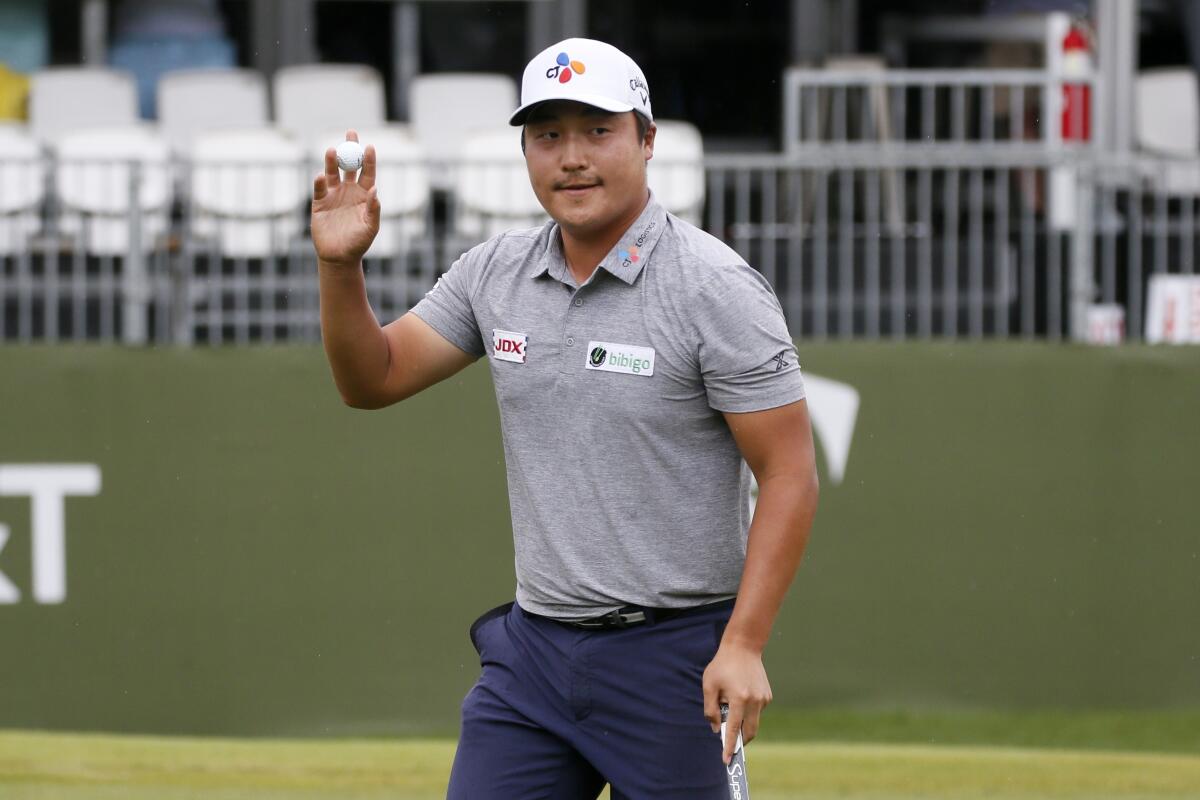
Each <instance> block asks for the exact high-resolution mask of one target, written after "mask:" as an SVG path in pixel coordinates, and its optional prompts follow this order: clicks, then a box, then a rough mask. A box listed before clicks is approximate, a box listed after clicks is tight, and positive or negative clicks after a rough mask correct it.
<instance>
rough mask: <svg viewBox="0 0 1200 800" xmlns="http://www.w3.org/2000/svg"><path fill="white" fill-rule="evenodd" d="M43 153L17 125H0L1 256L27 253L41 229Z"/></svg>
mask: <svg viewBox="0 0 1200 800" xmlns="http://www.w3.org/2000/svg"><path fill="white" fill-rule="evenodd" d="M45 181H46V170H45V166H44V160H43V158H42V149H41V148H40V147H39V146H38V144H37V142H36V141H34V139H33V137H31V136H29V134H28V133H27V132H26V131H25V130H24V129H23V128H21V127H19V126H16V125H0V255H12V254H14V253H18V252H20V251H22V250H23V249H25V247H26V245H27V244H28V242H29V239H30V237H32V236H35V235H37V233H38V231H40V230H41V227H42V217H41V215H40V214H39V213H38V209H39V208H40V206H41V204H42V200H43V198H44V197H45V194H46V183H45Z"/></svg>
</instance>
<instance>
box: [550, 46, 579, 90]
mask: <svg viewBox="0 0 1200 800" xmlns="http://www.w3.org/2000/svg"><path fill="white" fill-rule="evenodd" d="M554 60H555V61H557V62H558V63H557V64H555V65H554V66H553V67H551V68H550V69H548V70H546V77H547V78H558V82H559V83H566V82H567V81H569V80H571V70H575V73H576V74H578V75H582V74H583V73H584V72H586V71H587V67H585V66H584V65H583V62H582V61H572V60H571V57H570V56H568V55H567V54H566V53H559V54H558V58H556V59H554Z"/></svg>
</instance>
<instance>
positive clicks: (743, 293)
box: [694, 264, 804, 412]
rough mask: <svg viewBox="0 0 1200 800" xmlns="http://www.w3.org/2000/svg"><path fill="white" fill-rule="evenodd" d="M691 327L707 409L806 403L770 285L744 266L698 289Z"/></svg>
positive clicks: (721, 272)
mask: <svg viewBox="0 0 1200 800" xmlns="http://www.w3.org/2000/svg"><path fill="white" fill-rule="evenodd" d="M694 321H695V325H696V328H697V331H698V334H699V348H698V359H699V363H700V374H701V377H702V379H703V381H704V388H705V391H706V392H707V394H708V404H709V406H710V407H712V408H713V409H715V410H717V411H730V412H747V411H763V410H765V409H768V408H777V407H779V406H783V405H787V404H788V403H794V402H796V401H797V400H802V399H803V398H804V379H803V378H802V377H801V375H800V363H799V359H798V358H797V355H796V348H795V345H794V344H793V343H792V338H791V336H790V334H789V333H788V329H787V323H786V322H785V321H784V318H783V309H781V308H780V306H779V300H778V299H777V298H776V297H775V293H774V292H773V291H772V290H771V285H770V284H769V283H767V280H766V279H765V278H764V277H763V276H762V275H760V274H759V273H758V272H757V271H756V270H754V269H752V268H750V267H749V266H747V265H746V264H734V265H731V266H723V267H717V268H715V269H714V270H713V271H712V272H711V273H710V277H709V279H708V280H707V281H706V282H705V283H704V284H703V285H702V288H701V291H700V297H699V303H698V305H697V315H696V317H695V320H694Z"/></svg>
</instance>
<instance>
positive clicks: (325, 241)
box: [312, 131, 380, 268]
mask: <svg viewBox="0 0 1200 800" xmlns="http://www.w3.org/2000/svg"><path fill="white" fill-rule="evenodd" d="M346 138H347V139H349V140H352V141H356V142H357V141H358V134H357V133H355V132H354V131H346ZM379 213H380V206H379V197H378V196H377V195H376V192H375V148H374V146H372V145H367V147H366V151H365V153H364V154H363V164H362V169H361V170H360V171H359V172H357V173H354V172H347V173H346V177H345V178H342V176H341V174H340V172H339V171H338V164H337V153H336V151H335V150H334V148H332V147H330V148H329V149H327V150H326V151H325V171H324V172H323V173H321V174H320V175H318V176H317V178H316V180H315V181H313V202H312V240H313V247H314V248H315V249H316V251H317V258H318V259H320V260H321V261H322V262H324V263H326V264H329V265H331V266H338V267H347V268H350V267H353V268H357V267H358V264H359V262H360V261H361V260H362V257H363V253H365V252H367V248H368V247H370V246H371V242H372V241H374V239H375V234H377V233H379Z"/></svg>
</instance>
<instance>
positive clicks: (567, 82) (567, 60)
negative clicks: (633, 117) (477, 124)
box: [508, 39, 654, 125]
mask: <svg viewBox="0 0 1200 800" xmlns="http://www.w3.org/2000/svg"><path fill="white" fill-rule="evenodd" d="M547 100H575V101H577V102H580V103H587V104H588V105H589V106H596V107H597V108H602V109H604V110H605V111H612V112H615V113H620V112H622V111H636V112H638V113H639V114H641V115H642V116H643V117H645V118H646V119H648V120H653V119H654V117H653V115H651V113H650V89H649V87H648V86H647V85H646V76H645V75H643V74H642V70H641V68H640V67H638V65H637V64H635V63H634V61H633V59H632V58H630V57H629V56H627V55H625V54H624V53H622V52H621V51H620V50H618V49H617V48H615V47H613V46H612V45H611V44H606V43H605V42H598V41H596V40H595V39H564V40H563V41H561V42H559V43H558V44H552V45H550V46H549V47H547V48H546V49H545V50H543V51H542V52H540V53H538V54H537V55H536V56H534V57H533V60H532V61H530V62H529V64H528V65H527V66H526V67H525V74H524V76H523V77H522V78H521V107H520V108H518V109H517V110H516V111H515V112H513V115H512V117H511V118H510V119H509V121H508V122H509V124H510V125H524V124H525V118H526V117H527V116H529V110H530V109H531V108H532V107H533V106H535V105H537V104H538V103H544V102H546V101H547Z"/></svg>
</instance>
